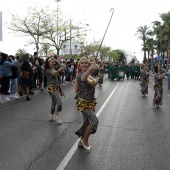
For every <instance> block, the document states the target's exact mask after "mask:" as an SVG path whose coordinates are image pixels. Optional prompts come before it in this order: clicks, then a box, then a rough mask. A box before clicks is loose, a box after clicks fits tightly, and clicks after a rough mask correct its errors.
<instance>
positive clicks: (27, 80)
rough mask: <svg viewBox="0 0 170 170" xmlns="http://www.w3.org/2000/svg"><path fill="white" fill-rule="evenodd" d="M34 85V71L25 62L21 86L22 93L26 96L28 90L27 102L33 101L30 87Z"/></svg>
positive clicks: (22, 66) (22, 68)
mask: <svg viewBox="0 0 170 170" xmlns="http://www.w3.org/2000/svg"><path fill="white" fill-rule="evenodd" d="M32 83H33V69H32V67H31V65H30V63H29V62H28V61H24V62H23V64H22V65H21V78H20V85H21V90H22V93H23V94H25V90H26V101H29V100H31V99H30V97H29V95H30V86H31V85H32Z"/></svg>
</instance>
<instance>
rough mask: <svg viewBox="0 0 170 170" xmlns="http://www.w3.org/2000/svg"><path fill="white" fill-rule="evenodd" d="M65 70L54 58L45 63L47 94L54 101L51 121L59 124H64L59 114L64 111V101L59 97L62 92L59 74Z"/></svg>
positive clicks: (49, 58)
mask: <svg viewBox="0 0 170 170" xmlns="http://www.w3.org/2000/svg"><path fill="white" fill-rule="evenodd" d="M56 64H57V65H58V66H59V69H58V70H56V69H55V66H56ZM62 70H63V67H62V65H61V63H60V62H59V61H58V60H57V59H55V58H54V57H53V56H52V57H48V58H47V59H46V61H45V74H46V77H47V92H49V95H50V96H51V99H52V104H51V113H50V116H49V121H55V122H57V123H58V124H60V125H61V124H62V122H61V120H60V119H59V116H58V113H59V112H60V111H61V110H62V101H61V99H60V97H59V95H58V92H59V91H60V84H59V80H58V74H59V73H60V71H62Z"/></svg>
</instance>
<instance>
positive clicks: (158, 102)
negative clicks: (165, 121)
mask: <svg viewBox="0 0 170 170" xmlns="http://www.w3.org/2000/svg"><path fill="white" fill-rule="evenodd" d="M164 76H165V70H164V69H162V68H161V66H160V65H158V66H156V67H155V74H154V77H155V85H154V90H155V95H154V99H153V101H152V104H153V107H155V106H156V107H157V108H161V107H162V104H163V102H162V98H163V78H164Z"/></svg>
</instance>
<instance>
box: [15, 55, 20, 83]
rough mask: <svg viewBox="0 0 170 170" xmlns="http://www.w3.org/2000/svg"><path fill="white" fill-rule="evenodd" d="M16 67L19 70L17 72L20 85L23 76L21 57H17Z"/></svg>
mask: <svg viewBox="0 0 170 170" xmlns="http://www.w3.org/2000/svg"><path fill="white" fill-rule="evenodd" d="M15 65H16V66H17V68H18V72H17V84H18V85H19V81H20V75H21V59H20V56H16V61H15Z"/></svg>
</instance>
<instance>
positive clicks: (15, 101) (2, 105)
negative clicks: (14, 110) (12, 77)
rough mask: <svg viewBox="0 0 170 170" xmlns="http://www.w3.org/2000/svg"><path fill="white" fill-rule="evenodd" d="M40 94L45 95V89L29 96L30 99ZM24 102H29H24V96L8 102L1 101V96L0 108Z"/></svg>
mask: <svg viewBox="0 0 170 170" xmlns="http://www.w3.org/2000/svg"><path fill="white" fill-rule="evenodd" d="M65 83H66V84H65V85H68V84H71V83H70V82H66V81H65ZM42 93H46V89H44V91H43V92H42V91H40V90H39V89H37V90H35V91H34V95H30V96H31V98H32V97H34V96H35V95H39V94H42ZM18 96H19V95H18ZM7 97H8V98H9V99H10V95H8V96H7ZM24 100H25V102H29V101H26V96H25V95H24V96H19V98H18V99H10V100H9V101H2V100H1V95H0V108H2V107H6V106H9V105H11V104H14V103H17V102H20V101H24Z"/></svg>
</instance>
